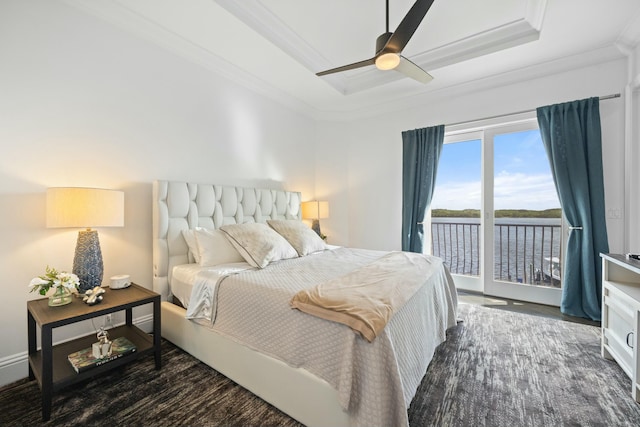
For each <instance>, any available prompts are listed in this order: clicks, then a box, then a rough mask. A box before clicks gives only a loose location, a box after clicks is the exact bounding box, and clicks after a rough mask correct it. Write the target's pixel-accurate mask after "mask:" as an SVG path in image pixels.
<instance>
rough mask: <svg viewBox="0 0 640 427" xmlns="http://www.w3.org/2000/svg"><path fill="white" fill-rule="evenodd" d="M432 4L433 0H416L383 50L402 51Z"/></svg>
mask: <svg viewBox="0 0 640 427" xmlns="http://www.w3.org/2000/svg"><path fill="white" fill-rule="evenodd" d="M432 4H433V0H416V2H415V3H414V4H413V6H411V9H409V12H407V15H406V16H405V17H404V19H402V22H400V25H398V28H396V31H395V32H394V33H393V34H392V35H391V37H390V38H389V40H388V41H387V44H386V45H385V46H384V49H383V50H384V51H386V52H395V53H400V52H402V50H403V49H404V47H405V46H406V45H407V43H409V40H410V39H411V36H413V33H415V32H416V30H417V29H418V26H419V25H420V23H421V22H422V19H423V18H424V16H425V15H426V14H427V12H428V11H429V8H430V7H431V5H432Z"/></svg>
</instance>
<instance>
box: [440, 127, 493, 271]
mask: <svg viewBox="0 0 640 427" xmlns="http://www.w3.org/2000/svg"><path fill="white" fill-rule="evenodd" d="M481 160H482V145H481V141H480V140H479V139H475V140H470V141H463V142H455V143H449V144H445V145H444V147H443V148H442V154H441V155H440V162H439V163H438V175H437V177H436V187H435V191H434V194H433V199H432V201H431V253H432V254H433V255H435V256H438V257H440V258H442V259H443V260H444V262H445V264H447V266H448V267H449V269H450V271H451V272H452V273H454V274H463V275H469V276H478V275H479V274H480V263H481V256H480V254H481V248H480V207H481V196H482V187H481V179H482V176H481Z"/></svg>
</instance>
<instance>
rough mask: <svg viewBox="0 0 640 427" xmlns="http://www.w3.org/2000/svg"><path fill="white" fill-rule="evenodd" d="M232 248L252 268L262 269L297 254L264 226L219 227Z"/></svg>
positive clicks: (255, 224) (257, 224)
mask: <svg viewBox="0 0 640 427" xmlns="http://www.w3.org/2000/svg"><path fill="white" fill-rule="evenodd" d="M220 231H222V232H224V233H226V235H227V238H228V239H229V241H230V242H231V244H233V246H234V247H235V248H236V249H237V250H238V252H240V254H241V255H242V256H243V257H244V259H245V261H247V262H248V263H249V264H251V265H252V266H254V267H258V268H264V267H266V266H267V265H269V263H270V262H273V261H278V260H281V259H289V258H296V257H297V256H298V253H297V252H296V250H295V249H293V247H292V246H291V245H290V244H289V242H287V241H286V240H285V239H284V237H282V236H281V235H279V234H278V233H276V232H275V231H273V230H272V229H271V228H269V227H268V226H267V225H266V224H259V223H248V224H232V225H224V226H222V227H220Z"/></svg>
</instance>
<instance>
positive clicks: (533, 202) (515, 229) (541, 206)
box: [493, 129, 562, 287]
mask: <svg viewBox="0 0 640 427" xmlns="http://www.w3.org/2000/svg"><path fill="white" fill-rule="evenodd" d="M493 185H494V212H495V215H494V217H495V220H494V255H495V258H494V259H495V265H494V278H495V279H496V280H500V281H506V282H514V283H528V284H535V285H543V286H555V287H559V286H560V274H561V272H560V258H561V248H562V212H561V210H560V202H559V200H558V196H557V193H556V190H555V187H554V184H553V177H552V175H551V169H550V167H549V161H548V159H547V155H546V153H545V150H544V145H543V144H542V139H541V137H540V132H539V131H538V130H537V129H535V130H528V131H524V132H514V133H506V134H499V135H496V136H495V138H494V183H493Z"/></svg>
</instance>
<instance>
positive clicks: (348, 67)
mask: <svg viewBox="0 0 640 427" xmlns="http://www.w3.org/2000/svg"><path fill="white" fill-rule="evenodd" d="M375 63H376V59H375V58H370V59H366V60H364V61H360V62H354V63H353V64H349V65H343V66H342V67H338V68H332V69H330V70H325V71H320V72H319V73H316V76H324V75H327V74H333V73H339V72H341V71H347V70H354V69H356V68H362V67H366V66H367V65H373V64H375Z"/></svg>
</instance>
